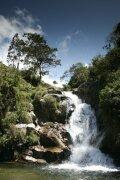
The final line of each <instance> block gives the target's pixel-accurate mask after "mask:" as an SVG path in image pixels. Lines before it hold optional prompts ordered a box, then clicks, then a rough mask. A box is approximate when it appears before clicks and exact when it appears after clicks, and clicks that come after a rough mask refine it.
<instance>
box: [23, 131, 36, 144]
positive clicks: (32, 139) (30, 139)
mask: <svg viewBox="0 0 120 180" xmlns="http://www.w3.org/2000/svg"><path fill="white" fill-rule="evenodd" d="M38 142H39V136H38V135H37V134H36V133H35V132H30V133H29V134H28V135H27V136H26V143H27V144H28V145H29V146H32V145H36V144H38Z"/></svg>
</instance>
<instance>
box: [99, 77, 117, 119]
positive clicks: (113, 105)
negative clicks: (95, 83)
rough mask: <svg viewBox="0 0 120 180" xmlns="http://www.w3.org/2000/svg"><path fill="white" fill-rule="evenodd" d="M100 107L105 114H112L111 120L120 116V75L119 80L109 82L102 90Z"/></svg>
mask: <svg viewBox="0 0 120 180" xmlns="http://www.w3.org/2000/svg"><path fill="white" fill-rule="evenodd" d="M100 107H101V110H102V113H103V116H105V117H107V116H108V114H109V116H111V121H115V120H119V118H120V77H119V80H116V81H114V82H113V83H109V84H108V85H107V86H106V87H105V88H104V89H102V90H101V92H100Z"/></svg>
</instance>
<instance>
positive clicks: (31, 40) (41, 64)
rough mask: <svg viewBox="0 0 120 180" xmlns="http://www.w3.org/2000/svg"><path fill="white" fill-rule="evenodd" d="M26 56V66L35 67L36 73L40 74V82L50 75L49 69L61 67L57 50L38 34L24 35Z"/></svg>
mask: <svg viewBox="0 0 120 180" xmlns="http://www.w3.org/2000/svg"><path fill="white" fill-rule="evenodd" d="M24 38H25V46H24V48H23V52H24V55H25V61H24V64H26V65H29V66H30V67H33V69H34V72H35V73H39V76H40V81H41V78H42V76H43V75H45V74H47V73H48V70H46V69H47V68H49V67H52V66H53V67H56V66H57V65H60V60H57V59H56V55H55V52H56V51H57V49H56V48H51V47H50V46H49V45H48V44H47V42H46V40H45V39H44V37H43V36H41V35H40V34H37V33H26V34H24Z"/></svg>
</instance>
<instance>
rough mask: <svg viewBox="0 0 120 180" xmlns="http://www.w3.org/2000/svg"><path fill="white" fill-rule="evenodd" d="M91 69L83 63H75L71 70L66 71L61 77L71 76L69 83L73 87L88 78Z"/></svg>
mask: <svg viewBox="0 0 120 180" xmlns="http://www.w3.org/2000/svg"><path fill="white" fill-rule="evenodd" d="M88 73H89V69H88V68H87V67H86V66H84V65H83V64H82V63H76V64H73V65H72V66H71V67H70V69H69V70H67V71H65V72H64V74H63V76H62V77H61V79H64V78H68V77H69V78H70V81H69V83H68V85H70V86H71V87H73V88H76V87H79V85H81V84H82V83H84V82H86V81H87V79H88Z"/></svg>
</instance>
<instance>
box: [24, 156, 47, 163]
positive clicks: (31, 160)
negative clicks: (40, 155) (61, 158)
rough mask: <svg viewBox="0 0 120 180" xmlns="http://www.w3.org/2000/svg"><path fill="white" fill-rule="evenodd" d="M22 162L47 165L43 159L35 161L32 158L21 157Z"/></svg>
mask: <svg viewBox="0 0 120 180" xmlns="http://www.w3.org/2000/svg"><path fill="white" fill-rule="evenodd" d="M23 160H25V161H27V162H28V163H37V164H42V165H43V164H46V163H47V162H46V161H45V160H44V159H36V158H34V157H32V156H23Z"/></svg>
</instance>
